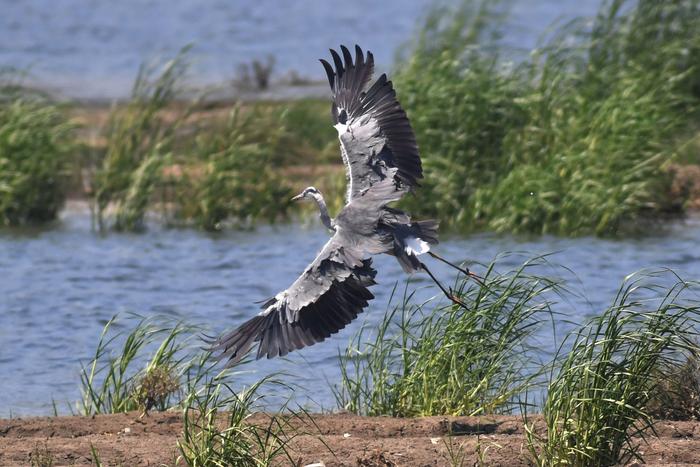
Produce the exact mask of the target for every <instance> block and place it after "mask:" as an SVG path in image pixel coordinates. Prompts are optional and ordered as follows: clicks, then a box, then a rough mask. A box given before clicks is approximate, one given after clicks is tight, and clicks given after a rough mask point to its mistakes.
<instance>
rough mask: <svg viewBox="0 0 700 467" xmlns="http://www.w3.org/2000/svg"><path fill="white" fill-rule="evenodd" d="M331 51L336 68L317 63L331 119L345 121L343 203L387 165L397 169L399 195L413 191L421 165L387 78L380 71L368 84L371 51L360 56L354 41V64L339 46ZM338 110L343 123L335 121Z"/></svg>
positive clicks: (342, 137) (381, 176)
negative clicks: (322, 71)
mask: <svg viewBox="0 0 700 467" xmlns="http://www.w3.org/2000/svg"><path fill="white" fill-rule="evenodd" d="M330 52H331V57H332V58H333V64H334V67H335V68H334V67H333V66H331V64H330V63H329V62H327V61H325V60H321V63H322V64H323V67H324V69H325V71H326V74H327V75H328V83H329V84H330V87H331V90H332V91H333V106H332V113H333V123H334V124H338V123H341V124H344V125H347V132H345V133H343V134H340V135H339V137H340V143H341V146H342V147H341V152H342V153H343V162H344V163H345V168H346V171H347V175H348V179H349V183H348V193H347V201H348V202H350V201H352V200H353V199H355V198H357V196H360V195H361V194H362V193H364V192H366V191H367V190H368V189H369V187H371V186H372V185H374V184H375V183H377V182H378V181H380V180H382V179H384V178H386V177H387V176H388V169H391V168H397V169H398V170H397V172H396V174H395V175H394V177H395V179H396V181H397V182H398V184H399V186H400V187H401V188H402V193H405V192H406V191H410V190H412V189H413V188H414V187H416V186H418V180H420V179H421V178H423V169H422V164H421V160H420V154H419V152H418V145H417V144H416V138H415V135H414V133H413V129H412V128H411V124H410V122H409V120H408V117H407V116H406V112H404V110H403V109H402V108H401V105H400V104H399V102H398V100H397V99H396V91H395V90H394V87H393V84H392V82H391V81H390V80H388V79H387V77H386V74H382V75H381V76H380V77H379V78H378V79H377V80H376V81H375V82H374V83H373V84H372V85H371V86H369V87H368V86H367V85H368V83H369V81H370V80H371V78H372V74H373V73H374V57H373V56H372V53H371V52H367V54H366V56H365V54H364V53H363V52H362V49H361V48H360V47H359V46H357V45H356V46H355V59H354V63H353V57H352V54H351V53H350V50H349V49H348V48H347V47H345V46H344V45H341V46H340V54H339V53H338V52H336V51H335V50H332V49H331V51H330ZM341 54H342V57H341ZM365 89H366V91H365ZM343 111H345V113H346V114H347V120H346V121H340V120H342V117H341V115H342V112H343ZM339 119H340V120H339ZM341 128H342V127H341Z"/></svg>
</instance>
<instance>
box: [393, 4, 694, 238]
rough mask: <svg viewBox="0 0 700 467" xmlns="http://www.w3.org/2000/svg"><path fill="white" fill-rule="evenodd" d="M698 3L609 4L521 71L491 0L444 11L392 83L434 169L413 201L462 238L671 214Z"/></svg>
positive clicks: (599, 230)
mask: <svg viewBox="0 0 700 467" xmlns="http://www.w3.org/2000/svg"><path fill="white" fill-rule="evenodd" d="M698 5H699V4H698V2H697V1H694V0H690V1H679V2H653V1H640V2H634V3H633V2H627V1H612V2H606V3H605V4H604V5H603V6H602V7H601V9H600V12H599V13H598V15H597V17H596V19H595V21H594V23H593V26H592V28H588V29H587V28H586V27H585V26H581V25H580V24H581V21H577V22H573V23H571V24H568V25H566V26H564V27H562V28H560V30H559V31H558V33H557V34H555V36H554V38H553V39H551V40H550V41H549V42H546V43H545V44H544V45H543V46H542V47H541V48H540V49H538V50H535V51H533V52H532V53H531V58H530V59H529V60H526V61H525V62H524V63H521V64H518V65H512V64H508V63H505V60H504V59H503V56H504V55H506V54H505V52H507V51H503V50H502V49H501V48H500V47H499V45H498V44H497V42H495V41H493V40H492V33H493V32H494V31H497V30H498V28H499V27H501V25H500V19H499V18H497V17H495V15H494V13H493V11H494V8H493V6H492V4H490V3H488V2H481V3H478V2H469V1H467V2H464V3H463V4H462V6H461V7H459V8H458V9H457V10H456V11H452V10H447V11H444V10H436V11H435V12H434V13H433V14H432V15H431V16H430V17H429V19H428V21H427V22H426V23H425V24H424V26H423V28H422V30H421V34H420V37H419V39H418V40H417V41H415V43H414V44H413V47H412V49H411V50H412V51H411V54H410V55H409V57H408V58H407V59H406V60H405V62H404V63H403V64H402V66H401V67H400V70H399V73H398V74H397V75H396V77H395V81H396V87H397V90H398V93H399V97H400V99H401V101H402V103H403V104H404V106H405V107H406V111H407V113H408V116H409V118H411V121H412V123H413V126H414V128H415V131H416V136H417V140H418V143H419V146H420V148H421V150H422V152H421V153H422V157H423V161H424V169H425V174H426V180H425V187H424V189H422V190H419V191H418V193H417V197H416V198H415V200H413V202H411V200H409V202H408V203H407V204H408V206H409V207H410V208H411V209H412V210H413V211H414V212H415V213H419V214H421V215H423V216H435V217H438V218H440V219H441V220H443V221H446V222H449V223H450V224H451V225H452V226H453V227H454V228H458V229H461V230H474V229H487V230H496V231H503V232H533V233H554V234H561V235H585V234H592V233H594V234H598V235H615V234H618V233H620V232H625V231H626V230H629V229H633V228H634V227H635V221H637V220H640V219H649V218H651V217H654V216H658V215H659V214H660V213H667V212H669V211H671V210H672V209H673V206H672V203H671V200H669V199H668V193H669V188H670V176H669V175H668V174H667V172H666V170H665V168H666V167H667V165H668V163H669V162H671V161H673V160H674V159H675V158H677V157H678V156H679V154H680V153H683V151H684V147H685V145H686V144H687V143H688V141H689V137H688V135H689V134H691V135H692V134H693V133H694V131H695V130H696V129H697V123H696V119H695V116H697V108H698V97H700V94H699V93H698V89H699V86H700V70H699V69H698V65H697V63H699V62H698V57H700V27H699V26H700V14H698V13H699V12H700V7H699V6H698ZM694 162H697V160H695V161H694Z"/></svg>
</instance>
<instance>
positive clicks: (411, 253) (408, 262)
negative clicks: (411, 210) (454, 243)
mask: <svg viewBox="0 0 700 467" xmlns="http://www.w3.org/2000/svg"><path fill="white" fill-rule="evenodd" d="M439 225H440V224H439V222H438V221H436V220H425V221H416V222H412V223H410V224H395V225H393V226H392V227H393V236H394V246H393V251H392V254H393V255H394V256H396V259H397V260H398V261H399V264H400V265H401V268H402V269H403V270H404V272H406V273H408V274H410V273H413V272H417V271H420V270H421V269H422V266H421V262H420V260H419V259H418V256H417V255H416V248H415V245H416V242H418V244H421V243H420V241H423V242H426V243H428V244H430V245H435V244H437V243H438V227H439ZM421 245H422V246H424V247H426V248H425V249H424V250H421V251H419V254H420V253H425V252H427V251H428V248H427V245H426V244H425V243H422V244H421Z"/></svg>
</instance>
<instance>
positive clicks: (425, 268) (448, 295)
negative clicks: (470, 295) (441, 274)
mask: <svg viewBox="0 0 700 467" xmlns="http://www.w3.org/2000/svg"><path fill="white" fill-rule="evenodd" d="M420 267H421V268H423V270H424V271H425V272H427V273H428V275H429V276H430V278H431V279H432V280H433V282H435V283H436V284H437V286H438V287H440V290H442V293H444V294H445V297H447V298H449V299H450V301H452V303H455V304H457V305H459V306H461V307H463V308H465V309H467V310H468V309H469V307H468V306H467V305H466V304H465V303H464V302H463V301H462V300H460V299H459V298H457V297H455V295H454V294H453V293H452V291H451V290H450V291H449V292H448V291H447V289H445V287H443V285H442V284H441V283H440V281H438V280H437V279H436V278H435V276H434V275H433V273H432V272H430V269H428V266H426V265H425V263H420Z"/></svg>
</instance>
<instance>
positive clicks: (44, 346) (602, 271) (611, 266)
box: [0, 211, 700, 417]
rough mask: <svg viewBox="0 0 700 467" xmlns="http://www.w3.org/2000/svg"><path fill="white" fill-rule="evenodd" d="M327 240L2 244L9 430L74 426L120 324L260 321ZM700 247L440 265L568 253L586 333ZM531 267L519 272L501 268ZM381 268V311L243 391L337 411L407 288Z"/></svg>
mask: <svg viewBox="0 0 700 467" xmlns="http://www.w3.org/2000/svg"><path fill="white" fill-rule="evenodd" d="M326 239H327V234H326V232H325V231H324V230H323V229H321V228H318V227H317V226H315V223H314V224H313V225H310V226H302V225H281V226H276V227H260V228H258V229H256V230H255V231H247V232H241V231H231V232H226V233H223V234H221V235H208V234H205V233H201V232H197V231H194V230H178V229H173V230H167V229H163V230H161V229H158V228H154V229H152V230H151V231H150V232H149V233H148V234H143V235H131V234H109V235H104V236H102V235H97V234H94V233H92V232H91V231H90V219H89V216H88V215H87V214H86V213H85V212H84V211H67V212H64V214H63V217H62V221H61V222H60V224H59V225H58V226H56V227H54V228H52V229H50V230H45V231H36V232H24V233H18V232H7V231H4V232H1V231H0V277H1V278H2V279H0V349H2V350H1V351H0V352H1V353H0V417H7V416H9V415H10V414H13V415H40V414H49V413H51V411H52V400H55V401H56V402H57V404H58V408H59V411H62V412H67V405H66V404H67V403H68V402H69V401H76V400H77V399H78V398H79V391H78V383H79V374H80V373H79V371H80V362H81V361H82V362H86V361H87V360H89V358H90V357H91V355H92V353H93V352H94V348H95V345H96V342H97V339H98V337H99V334H100V331H101V329H102V326H103V325H104V324H105V322H106V321H107V320H108V319H109V318H110V317H111V316H112V315H113V314H114V313H116V312H128V311H131V312H137V313H140V314H142V315H145V316H153V315H165V316H170V317H173V318H175V319H184V320H186V321H187V322H189V323H203V324H206V325H208V326H209V328H210V329H211V330H213V331H214V332H221V331H223V330H224V329H227V328H231V327H233V326H234V325H235V324H236V323H240V322H241V321H242V320H243V319H245V318H246V317H249V316H251V315H253V314H254V313H257V305H254V303H253V302H255V301H258V300H261V299H263V298H266V297H269V296H271V295H273V294H275V293H276V292H278V291H279V290H281V289H283V288H286V287H287V286H288V285H289V284H290V283H291V281H292V280H293V279H294V278H296V276H297V275H298V274H299V273H300V272H301V270H302V269H303V268H304V267H305V266H306V264H307V262H308V261H310V260H311V258H313V257H314V254H315V253H316V251H317V249H318V248H320V246H321V245H322V244H323V243H324V242H325V240H326ZM699 242H700V220H689V221H686V222H683V223H677V224H674V225H673V226H672V227H670V228H669V231H668V232H667V233H665V234H664V235H659V236H651V237H647V238H639V239H626V240H620V241H616V240H605V239H597V238H579V239H563V238H554V237H541V238H535V239H527V238H515V237H510V236H498V235H484V234H481V235H473V236H469V237H466V238H450V239H447V240H445V241H444V242H443V243H442V244H441V245H440V246H439V248H438V249H437V250H436V251H439V252H441V253H442V254H444V255H445V256H447V257H449V258H451V259H454V260H477V261H481V262H488V261H490V260H491V259H492V258H493V257H494V256H495V255H497V254H498V253H500V252H504V251H520V252H524V254H525V255H526V256H528V257H529V256H533V255H536V254H541V253H550V252H558V253H556V254H555V255H554V256H553V257H552V261H553V262H555V263H559V264H562V265H563V266H566V267H569V268H571V269H572V270H573V271H574V272H575V273H576V274H577V276H578V279H575V280H576V281H580V283H575V284H573V286H574V288H575V289H577V290H579V291H582V292H583V294H584V295H585V297H586V298H587V299H588V303H587V302H585V301H579V302H576V300H574V302H573V303H572V304H569V305H565V308H564V310H565V311H566V316H564V317H562V318H563V319H568V320H573V321H575V322H580V321H581V320H583V319H584V318H585V317H586V316H588V315H591V314H593V313H599V312H600V311H601V309H602V308H603V307H604V306H605V305H606V304H608V303H609V302H610V300H611V299H612V297H613V295H614V293H615V292H616V290H617V288H618V286H619V284H620V282H621V281H622V279H623V278H624V276H625V275H627V274H629V273H630V272H633V271H636V270H639V269H641V268H647V267H670V268H674V269H675V270H677V271H679V272H681V273H683V274H684V277H686V278H698V277H700V253H699V252H698V250H697V245H698V243H699ZM522 259H523V257H513V258H510V259H509V260H507V261H505V263H504V264H503V265H502V266H501V268H502V270H504V271H505V270H507V269H508V268H509V267H510V266H513V265H515V264H517V263H518V262H520V261H521V260H522ZM431 264H432V263H431ZM375 266H376V268H377V269H378V271H379V274H378V282H379V285H377V286H375V287H373V292H374V294H375V295H376V296H377V298H376V300H374V301H373V302H372V303H371V305H370V307H369V308H368V310H367V312H366V313H364V315H361V317H360V319H358V320H356V321H355V322H353V323H352V324H351V325H350V326H348V328H346V329H345V330H343V331H341V332H340V333H339V334H337V335H336V336H334V337H333V338H332V339H330V340H328V341H326V342H324V343H322V344H319V345H316V346H313V347H310V348H307V349H304V350H302V351H300V352H294V353H292V354H290V358H289V359H288V360H287V361H284V360H272V361H265V360H263V361H260V362H256V363H254V364H253V365H250V366H249V368H250V369H251V370H253V373H251V374H248V375H246V376H244V377H243V382H245V381H253V380H255V379H257V378H260V377H262V376H264V375H265V374H267V373H270V372H273V371H279V370H284V371H285V372H286V373H288V375H289V376H288V377H287V378H288V380H289V381H290V382H293V383H296V384H301V385H302V386H304V387H305V388H306V390H304V391H299V393H298V397H297V399H298V402H300V403H305V404H307V405H310V407H312V408H316V409H319V408H320V407H323V408H333V407H334V401H333V396H332V393H331V391H330V389H329V387H328V384H327V382H326V381H331V382H337V381H339V371H338V366H337V360H336V356H337V353H338V349H339V348H340V347H343V346H344V345H346V344H347V342H348V341H349V339H350V337H351V336H352V335H353V333H354V332H356V331H357V330H358V329H359V326H361V325H362V323H363V321H364V320H367V322H368V323H369V324H370V325H371V324H372V323H376V322H377V321H378V320H379V319H381V317H382V315H383V312H384V310H385V309H386V305H387V301H388V295H389V293H390V291H391V289H392V286H393V285H394V283H396V281H400V284H403V283H404V282H403V281H404V280H405V276H404V275H403V273H402V271H401V270H400V268H399V266H398V265H397V263H396V261H395V260H393V258H389V257H380V258H376V260H375ZM433 266H434V270H435V272H436V273H437V274H438V275H439V276H440V277H443V278H446V279H447V280H449V278H450V277H453V275H452V272H451V271H450V270H448V269H446V268H445V267H442V266H441V264H440V263H437V264H434V265H433ZM476 270H477V271H478V270H479V268H478V267H477V268H476ZM559 272H562V271H561V270H560V271H559ZM570 279H571V278H570ZM412 281H413V282H414V283H415V284H412V285H411V287H414V286H415V287H419V288H421V289H422V290H421V292H420V296H421V297H424V298H425V297H428V296H430V295H433V294H435V293H436V289H435V288H427V286H428V282H427V281H426V279H425V277H423V276H422V275H419V276H416V277H414V278H413V279H412ZM424 286H425V287H424ZM549 346H550V347H552V346H553V343H551V342H550V343H549ZM546 347H547V345H545V346H543V350H547V349H546Z"/></svg>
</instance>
